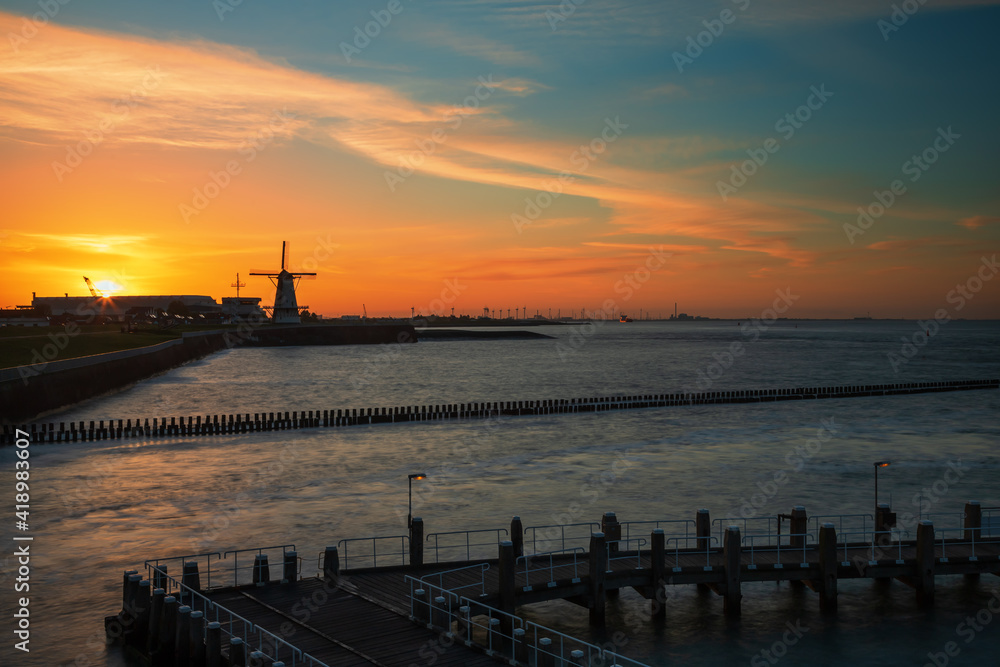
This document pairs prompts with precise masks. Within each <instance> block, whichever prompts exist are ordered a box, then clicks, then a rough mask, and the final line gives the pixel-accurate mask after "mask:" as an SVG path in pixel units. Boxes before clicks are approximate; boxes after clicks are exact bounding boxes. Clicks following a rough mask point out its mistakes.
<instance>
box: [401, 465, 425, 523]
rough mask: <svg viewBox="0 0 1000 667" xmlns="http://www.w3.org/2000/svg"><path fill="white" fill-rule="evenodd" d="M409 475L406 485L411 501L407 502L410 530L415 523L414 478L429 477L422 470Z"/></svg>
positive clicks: (407, 519) (407, 521) (407, 518)
mask: <svg viewBox="0 0 1000 667" xmlns="http://www.w3.org/2000/svg"><path fill="white" fill-rule="evenodd" d="M407 477H408V478H409V479H407V482H406V485H407V487H408V489H407V490H408V492H409V502H408V503H407V512H406V529H407V530H409V529H410V526H412V525H413V480H415V479H424V478H426V477H427V475H425V474H424V473H422V472H415V473H411V474H410V475H408V476H407Z"/></svg>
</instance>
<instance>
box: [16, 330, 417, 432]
mask: <svg viewBox="0 0 1000 667" xmlns="http://www.w3.org/2000/svg"><path fill="white" fill-rule="evenodd" d="M397 342H398V343H406V342H416V334H415V332H414V331H413V327H412V326H409V325H380V324H374V325H356V326H337V325H304V326H287V327H259V328H256V329H255V328H253V327H251V326H247V327H246V328H245V330H241V329H236V330H232V331H228V330H227V331H205V332H186V333H184V334H183V335H182V337H181V338H179V339H175V340H170V341H166V342H163V343H159V344H157V345H150V346H148V347H141V348H136V349H132V350H120V351H118V352H108V353H105V354H95V355H91V356H88V357H78V358H76V359H66V360H64V361H51V362H48V363H42V364H32V365H29V366H18V367H16V368H5V369H0V424H3V425H4V426H10V425H13V424H18V423H23V422H25V421H28V420H31V419H34V418H35V417H37V416H38V415H41V414H44V413H45V412H49V411H50V410H56V409H58V408H61V407H64V406H67V405H72V404H73V403H78V402H80V401H84V400H87V399H90V398H94V397H96V396H100V395H102V394H106V393H108V392H112V391H116V390H119V389H122V388H123V387H127V386H129V385H131V384H134V383H136V382H139V381H140V380H144V379H146V378H148V377H150V376H152V375H156V374H157V373H162V372H164V371H167V370H170V369H171V368H175V367H177V366H180V365H182V364H185V363H187V362H189V361H193V360H194V359H199V358H201V357H204V356H207V355H209V354H212V353H214V352H218V351H219V350H223V349H226V348H232V347H237V346H243V345H247V346H282V345H357V344H378V343H397Z"/></svg>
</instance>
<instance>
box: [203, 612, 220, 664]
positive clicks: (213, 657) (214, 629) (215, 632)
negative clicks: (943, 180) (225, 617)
mask: <svg viewBox="0 0 1000 667" xmlns="http://www.w3.org/2000/svg"><path fill="white" fill-rule="evenodd" d="M205 665H206V667H222V624H221V623H219V622H218V621H212V622H211V623H209V624H208V626H207V627H206V628H205Z"/></svg>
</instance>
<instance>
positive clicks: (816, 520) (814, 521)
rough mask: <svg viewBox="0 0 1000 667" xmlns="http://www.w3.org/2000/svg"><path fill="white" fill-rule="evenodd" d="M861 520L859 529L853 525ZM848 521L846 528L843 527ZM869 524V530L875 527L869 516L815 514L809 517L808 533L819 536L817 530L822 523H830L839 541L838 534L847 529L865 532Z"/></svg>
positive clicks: (873, 520) (872, 519) (872, 518)
mask: <svg viewBox="0 0 1000 667" xmlns="http://www.w3.org/2000/svg"><path fill="white" fill-rule="evenodd" d="M858 519H861V526H860V528H859V527H858V526H856V525H854V524H856V523H857V520H858ZM845 520H846V521H849V524H848V526H847V527H846V528H845V527H844V522H845ZM869 521H870V522H871V524H872V525H871V528H874V527H875V518H874V517H873V516H872V515H871V514H817V515H816V516H811V517H809V523H808V524H807V525H808V527H809V532H812V533H815V534H816V535H819V529H820V528H821V527H822V526H823V524H824V523H832V524H833V525H834V527H835V528H836V530H837V539H838V540H839V539H840V534H841V533H843V532H844V531H845V530H847V529H849V530H852V531H859V530H860V531H867V530H869V526H868V522H869Z"/></svg>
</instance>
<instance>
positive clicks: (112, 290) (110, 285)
mask: <svg viewBox="0 0 1000 667" xmlns="http://www.w3.org/2000/svg"><path fill="white" fill-rule="evenodd" d="M94 287H96V288H97V289H99V290H101V294H103V295H104V296H112V295H114V294H117V293H118V292H121V291H122V290H124V289H125V288H124V287H122V286H121V285H119V284H118V283H116V282H115V281H113V280H98V281H97V282H96V283H94Z"/></svg>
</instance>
